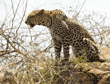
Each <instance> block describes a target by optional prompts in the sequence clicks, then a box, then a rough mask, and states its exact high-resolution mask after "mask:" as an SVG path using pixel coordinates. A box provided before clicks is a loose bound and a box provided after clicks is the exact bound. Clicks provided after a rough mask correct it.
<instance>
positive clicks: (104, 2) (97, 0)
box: [0, 0, 110, 20]
mask: <svg viewBox="0 0 110 84" xmlns="http://www.w3.org/2000/svg"><path fill="white" fill-rule="evenodd" d="M12 1H13V4H14V9H15V7H16V6H17V4H18V2H19V1H20V0H12ZM84 1H85V0H28V7H27V12H26V13H27V14H28V13H30V12H31V11H32V10H35V9H46V10H53V9H62V10H64V11H65V10H68V9H69V7H72V8H73V9H74V8H75V7H76V5H78V6H79V8H80V7H81V5H82V4H83V2H84ZM23 2H25V0H21V6H20V8H22V9H24V8H23V7H24V6H23ZM24 5H25V4H24ZM6 7H7V9H8V11H9V9H10V8H11V0H0V10H2V11H3V12H1V13H0V16H2V17H3V16H4V15H5V14H4V13H6ZM109 8H110V0H86V2H85V4H84V6H83V8H82V11H85V10H87V11H90V12H92V11H95V12H98V13H99V14H105V13H106V14H107V16H108V17H109V16H110V11H109ZM4 10H5V11H4ZM22 12H23V10H21V13H22ZM2 19H3V18H2ZM0 20H1V19H0Z"/></svg>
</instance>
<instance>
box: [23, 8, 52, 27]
mask: <svg viewBox="0 0 110 84" xmlns="http://www.w3.org/2000/svg"><path fill="white" fill-rule="evenodd" d="M51 20H52V18H51V16H50V15H49V11H46V10H44V9H42V10H35V11H32V12H31V13H30V14H29V15H28V17H27V19H26V21H25V23H26V24H27V25H29V26H30V27H34V26H35V25H43V26H46V27H49V26H51V24H52V23H51Z"/></svg>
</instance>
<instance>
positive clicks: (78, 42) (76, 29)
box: [25, 9, 104, 63]
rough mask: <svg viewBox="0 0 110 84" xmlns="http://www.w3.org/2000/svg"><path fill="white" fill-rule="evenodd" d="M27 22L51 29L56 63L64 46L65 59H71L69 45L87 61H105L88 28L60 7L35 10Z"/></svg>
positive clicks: (77, 55) (32, 25)
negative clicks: (100, 55) (101, 57)
mask: <svg viewBox="0 0 110 84" xmlns="http://www.w3.org/2000/svg"><path fill="white" fill-rule="evenodd" d="M25 23H26V24H27V25H29V26H30V28H33V27H34V26H36V25H42V26H45V27H47V28H48V29H49V31H50V34H51V37H52V40H53V43H54V49H55V61H56V63H57V62H59V61H60V55H61V49H62V47H63V54H64V59H63V61H64V62H67V61H69V57H70V55H69V46H72V48H73V52H74V54H75V56H76V57H79V56H82V55H84V56H86V57H87V62H94V61H99V62H104V61H103V60H101V59H100V57H99V51H98V48H97V46H96V45H94V44H96V42H95V40H94V39H93V37H92V35H90V33H89V32H88V30H87V29H86V28H84V27H83V26H82V25H80V24H79V23H78V22H76V21H75V20H74V19H72V18H70V17H68V16H67V15H66V14H65V13H64V12H63V11H62V10H60V9H55V10H44V9H41V10H34V11H32V12H31V13H30V14H29V15H28V16H27V19H26V21H25ZM86 38H88V39H90V40H87V39H86Z"/></svg>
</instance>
